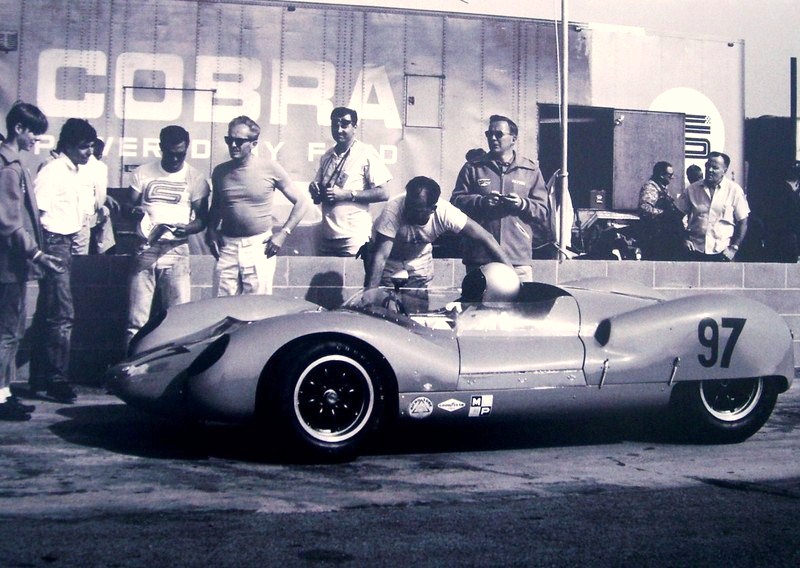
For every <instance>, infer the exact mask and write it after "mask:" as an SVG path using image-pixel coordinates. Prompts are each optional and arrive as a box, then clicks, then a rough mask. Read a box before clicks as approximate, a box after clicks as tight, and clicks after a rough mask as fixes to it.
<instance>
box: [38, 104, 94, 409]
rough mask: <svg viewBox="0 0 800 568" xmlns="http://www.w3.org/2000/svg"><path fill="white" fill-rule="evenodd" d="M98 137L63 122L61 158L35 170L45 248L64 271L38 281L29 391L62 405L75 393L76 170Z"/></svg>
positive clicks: (79, 214) (88, 128)
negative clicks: (72, 357)
mask: <svg viewBox="0 0 800 568" xmlns="http://www.w3.org/2000/svg"><path fill="white" fill-rule="evenodd" d="M96 138H97V132H96V131H95V129H94V128H93V127H92V125H91V124H89V123H88V122H87V121H85V120H83V119H80V118H70V119H67V121H66V122H65V123H64V126H63V127H62V128H61V133H60V135H59V139H58V147H59V148H60V149H61V154H60V156H59V157H58V158H57V159H56V160H53V161H52V162H50V163H48V164H47V165H45V166H44V167H43V168H42V169H41V170H40V171H39V174H38V175H37V176H36V182H35V185H34V187H35V191H36V201H37V202H38V207H39V211H40V219H41V222H42V232H43V236H44V247H43V249H44V251H45V252H47V253H48V254H52V255H53V256H56V257H58V258H60V259H61V261H62V262H63V263H64V271H63V272H61V273H56V272H48V273H46V274H45V275H44V277H43V278H42V280H41V281H40V283H39V297H38V298H37V301H36V313H35V314H34V316H33V330H34V342H33V346H32V348H31V375H30V379H29V384H30V388H31V391H33V392H39V391H45V392H46V394H47V396H48V397H49V398H52V399H54V400H56V401H58V402H62V403H65V404H71V403H72V402H74V401H75V391H74V390H72V387H71V386H70V384H69V382H67V377H68V370H69V355H70V347H71V339H72V326H73V322H74V320H75V310H74V307H73V304H72V289H71V286H70V272H71V268H72V254H73V252H72V251H73V247H74V245H75V242H76V239H77V238H78V234H79V232H80V230H81V228H82V227H83V223H84V220H85V219H84V212H83V210H82V208H81V194H80V188H81V184H82V183H83V175H82V174H81V173H79V172H78V168H79V167H80V166H83V165H85V164H86V163H87V162H88V161H89V156H91V155H92V148H93V146H94V141H95V139H96Z"/></svg>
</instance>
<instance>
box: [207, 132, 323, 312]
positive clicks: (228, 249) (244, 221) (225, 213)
mask: <svg viewBox="0 0 800 568" xmlns="http://www.w3.org/2000/svg"><path fill="white" fill-rule="evenodd" d="M260 133H261V128H260V127H259V126H258V124H256V122H255V121H253V120H252V119H251V118H249V117H247V116H239V117H237V118H234V119H233V120H232V121H231V122H230V124H228V135H227V136H226V137H225V143H226V144H227V145H228V152H229V153H230V156H231V159H230V161H227V162H225V163H222V164H220V165H218V166H217V167H216V168H214V171H213V173H212V174H211V183H212V186H213V188H214V192H213V194H212V196H211V209H210V210H209V223H208V230H207V231H206V240H207V242H208V246H209V248H211V254H213V255H214V257H215V258H216V259H217V264H216V266H215V267H214V295H215V296H234V295H236V294H272V279H273V277H274V275H275V265H276V258H275V256H276V255H277V254H278V251H279V250H280V249H281V247H282V246H283V243H284V242H285V241H286V237H287V236H288V235H289V234H291V232H292V230H294V228H295V227H296V226H297V224H298V223H299V222H300V220H301V219H302V218H303V215H305V213H306V209H307V208H308V205H309V203H308V198H307V197H306V196H305V195H303V194H302V193H301V192H298V191H297V190H296V189H295V188H294V186H293V185H292V180H291V179H290V178H289V174H288V173H286V170H285V169H283V166H281V165H280V164H279V163H278V162H276V161H274V160H269V159H266V158H260V157H258V156H256V155H254V154H253V153H252V151H253V148H255V147H256V145H257V144H258V136H259V134H260ZM276 189H277V190H278V191H280V192H281V193H283V195H284V196H285V197H286V199H288V200H289V201H290V202H291V203H292V211H291V213H289V218H288V219H287V220H286V223H285V224H284V226H283V227H282V228H281V229H280V230H279V231H277V232H273V230H272V200H273V199H274V195H275V190H276Z"/></svg>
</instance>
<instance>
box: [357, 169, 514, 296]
mask: <svg viewBox="0 0 800 568" xmlns="http://www.w3.org/2000/svg"><path fill="white" fill-rule="evenodd" d="M441 193H442V190H441V188H440V187H439V184H438V183H436V182H435V181H434V180H432V179H431V178H428V177H425V176H417V177H415V178H413V179H412V180H411V181H409V182H408V184H407V185H406V193H405V195H399V196H397V197H395V198H394V199H392V200H390V201H389V202H388V203H387V204H386V207H384V209H383V211H382V212H381V214H380V216H379V217H378V219H377V220H376V221H375V225H374V233H375V250H374V256H373V260H372V265H371V267H370V271H369V274H368V276H367V282H366V287H367V288H374V287H376V286H378V285H381V286H389V285H391V276H392V274H394V273H396V272H398V271H399V270H403V269H405V270H406V271H407V272H408V275H409V279H408V283H407V284H406V285H405V287H406V288H412V289H417V290H419V293H418V294H412V295H411V297H408V296H407V297H406V298H405V300H406V303H408V301H409V300H412V301H413V302H414V307H413V311H425V310H427V305H428V294H427V289H428V286H429V284H430V282H431V281H432V280H433V245H432V243H433V242H434V241H435V240H436V239H437V238H438V237H439V236H440V235H442V234H444V233H447V232H450V233H457V234H459V233H460V234H464V235H465V236H467V237H469V238H471V239H475V240H476V241H478V242H479V243H481V244H482V245H484V246H485V247H486V249H487V251H489V254H490V256H491V257H492V260H494V261H498V262H503V263H506V264H509V265H510V264H511V263H510V262H509V259H508V257H507V256H506V254H505V253H504V252H503V249H501V248H500V245H499V244H498V242H497V241H496V240H495V239H494V237H492V235H491V234H490V233H489V232H488V231H487V230H486V229H484V228H483V227H481V226H480V225H479V224H478V223H477V222H475V221H473V220H472V219H470V218H469V217H468V216H467V215H466V213H464V212H463V211H461V210H460V209H458V208H457V207H456V206H455V205H452V204H451V203H449V202H447V201H444V200H443V199H441V198H440V197H441ZM412 298H413V299H412Z"/></svg>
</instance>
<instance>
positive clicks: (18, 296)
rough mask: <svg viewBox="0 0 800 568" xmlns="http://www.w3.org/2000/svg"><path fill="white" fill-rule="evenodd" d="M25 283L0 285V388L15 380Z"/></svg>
mask: <svg viewBox="0 0 800 568" xmlns="http://www.w3.org/2000/svg"><path fill="white" fill-rule="evenodd" d="M27 289H28V283H27V282H10V283H6V282H2V283H0V388H5V387H7V386H9V385H10V384H11V383H13V382H14V381H15V380H16V378H17V349H18V348H19V342H20V339H22V335H23V333H24V330H25V295H26V293H27Z"/></svg>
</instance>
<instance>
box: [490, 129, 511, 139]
mask: <svg viewBox="0 0 800 568" xmlns="http://www.w3.org/2000/svg"><path fill="white" fill-rule="evenodd" d="M506 134H510V133H509V132H503V131H501V130H487V131H486V132H484V135H485V136H486V138H496V139H497V140H500V139H501V138H502V137H503V136H505V135H506Z"/></svg>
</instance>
